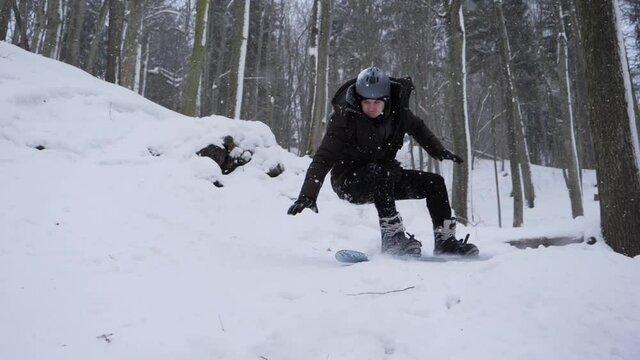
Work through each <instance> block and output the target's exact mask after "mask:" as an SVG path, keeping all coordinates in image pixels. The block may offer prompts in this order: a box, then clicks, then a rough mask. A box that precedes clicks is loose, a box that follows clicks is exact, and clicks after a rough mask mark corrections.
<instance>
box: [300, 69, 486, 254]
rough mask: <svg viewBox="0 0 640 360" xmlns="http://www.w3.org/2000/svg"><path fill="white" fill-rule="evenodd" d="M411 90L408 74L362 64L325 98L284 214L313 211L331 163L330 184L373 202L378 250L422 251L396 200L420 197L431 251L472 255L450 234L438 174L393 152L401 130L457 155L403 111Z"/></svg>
mask: <svg viewBox="0 0 640 360" xmlns="http://www.w3.org/2000/svg"><path fill="white" fill-rule="evenodd" d="M413 89H414V86H413V82H412V81H411V78H409V77H407V78H393V77H391V78H390V77H389V76H387V75H386V74H385V72H384V71H383V70H381V69H379V68H377V67H370V68H367V69H364V70H362V71H361V72H360V74H358V77H357V78H356V79H352V80H349V81H347V82H346V83H345V84H344V85H342V86H341V87H340V89H338V91H337V92H336V94H335V96H334V97H333V100H332V101H331V103H332V105H333V113H332V114H331V118H330V120H329V123H328V125H327V129H326V133H325V135H324V138H323V139H322V142H321V144H320V146H319V147H318V149H317V151H316V153H315V155H314V156H313V161H312V162H311V165H309V168H308V170H307V173H306V176H305V180H304V183H303V185H302V189H301V191H300V195H299V197H298V199H297V200H296V201H295V202H294V203H293V205H291V207H290V208H289V210H288V214H290V215H296V214H298V213H300V212H301V211H302V210H304V209H305V208H309V209H311V210H313V211H314V212H316V213H317V212H318V207H317V205H316V198H317V196H318V193H319V192H320V188H321V186H322V183H323V181H324V178H325V176H326V175H327V173H328V172H329V171H330V170H331V185H332V187H333V190H334V191H335V193H336V194H337V195H338V197H340V198H341V199H343V200H347V201H349V202H351V203H354V204H366V203H373V204H375V207H376V210H377V211H378V217H379V224H380V232H381V237H382V245H381V250H382V252H383V253H387V254H390V255H411V256H420V254H421V247H422V243H421V242H420V241H418V240H416V239H415V238H414V237H413V235H411V234H408V233H406V230H405V227H404V225H403V224H402V218H401V217H400V214H399V213H398V211H397V210H396V205H395V201H396V200H403V199H425V198H426V201H427V208H428V210H429V213H430V215H431V220H432V222H433V229H434V240H435V246H434V254H435V255H439V254H452V255H477V254H478V248H477V247H476V246H475V245H473V244H471V243H467V242H466V240H465V241H463V240H458V239H456V236H455V230H456V220H455V218H453V217H452V212H451V206H450V205H449V197H448V193H447V188H446V185H445V182H444V179H443V178H442V176H440V175H438V174H434V173H429V172H423V171H417V170H405V169H403V168H401V167H400V163H399V162H398V161H397V160H396V159H395V158H396V153H397V152H398V150H400V148H401V147H402V143H403V140H404V135H405V134H409V135H411V136H412V137H413V138H414V139H415V140H416V141H417V142H418V143H419V144H420V145H421V146H422V148H423V149H425V150H426V151H427V153H428V154H429V155H431V156H432V157H434V158H436V159H438V160H440V161H442V160H445V159H446V160H452V161H454V162H455V163H458V164H459V163H462V162H463V160H462V159H461V158H460V157H459V156H457V155H455V154H454V153H452V152H451V151H449V150H447V149H446V148H445V147H444V146H443V145H442V143H441V142H440V141H439V140H438V138H436V136H435V135H434V134H433V133H432V132H431V131H430V130H429V129H428V128H427V126H426V125H425V123H424V121H422V119H420V118H419V117H417V116H416V115H414V114H413V113H412V112H411V111H410V110H409V97H410V95H411V91H412V90H413ZM407 235H409V236H408V237H407Z"/></svg>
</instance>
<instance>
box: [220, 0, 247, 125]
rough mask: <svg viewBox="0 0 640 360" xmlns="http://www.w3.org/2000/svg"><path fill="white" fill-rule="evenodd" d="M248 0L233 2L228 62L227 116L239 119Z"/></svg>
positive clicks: (242, 89)
mask: <svg viewBox="0 0 640 360" xmlns="http://www.w3.org/2000/svg"><path fill="white" fill-rule="evenodd" d="M250 5H251V3H250V1H249V0H244V1H243V0H235V5H234V6H235V10H234V12H233V14H234V20H235V24H234V27H235V34H234V38H233V45H232V47H233V50H232V52H231V54H232V57H231V61H230V66H231V71H230V73H229V80H230V84H229V96H228V97H227V113H226V114H227V116H228V117H230V118H234V119H239V118H240V112H241V110H242V95H243V91H244V70H245V64H246V59H247V58H246V56H247V38H248V36H249V12H250Z"/></svg>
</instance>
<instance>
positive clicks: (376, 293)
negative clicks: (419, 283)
mask: <svg viewBox="0 0 640 360" xmlns="http://www.w3.org/2000/svg"><path fill="white" fill-rule="evenodd" d="M414 288H415V286H409V287H408V288H404V289H401V290H391V291H384V292H363V293H357V294H347V296H358V295H386V294H391V293H397V292H402V291H407V290H411V289H414Z"/></svg>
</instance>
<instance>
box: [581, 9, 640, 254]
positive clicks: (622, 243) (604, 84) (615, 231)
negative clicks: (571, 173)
mask: <svg viewBox="0 0 640 360" xmlns="http://www.w3.org/2000/svg"><path fill="white" fill-rule="evenodd" d="M577 8H578V13H579V19H580V31H581V33H582V37H583V39H584V48H585V55H586V65H587V70H588V71H587V88H588V94H589V96H588V97H589V112H590V125H591V131H592V137H593V142H594V152H595V154H596V164H597V176H598V192H599V195H600V216H601V226H602V234H603V236H604V239H605V241H606V242H607V244H609V246H611V248H613V250H614V251H616V252H619V253H621V254H624V255H626V256H629V257H634V256H637V255H639V254H640V238H638V234H640V221H638V219H640V145H639V144H638V131H637V127H636V125H635V124H636V121H637V120H636V116H637V114H636V113H635V106H634V102H635V99H633V98H632V91H631V78H630V76H629V67H628V64H627V57H626V52H625V48H624V42H623V39H622V29H621V28H620V25H621V21H622V19H621V16H620V12H619V8H618V2H617V1H616V0H602V1H590V0H578V1H577Z"/></svg>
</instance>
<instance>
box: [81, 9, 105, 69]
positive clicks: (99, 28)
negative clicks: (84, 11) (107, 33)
mask: <svg viewBox="0 0 640 360" xmlns="http://www.w3.org/2000/svg"><path fill="white" fill-rule="evenodd" d="M109 3H110V1H109V0H104V1H103V3H102V6H100V13H99V14H98V21H97V23H96V30H95V32H94V34H93V38H92V39H91V45H90V47H89V56H88V58H87V62H86V63H85V66H84V69H85V71H86V72H88V73H90V74H93V75H95V72H94V70H95V69H94V68H95V65H96V60H97V54H98V49H99V48H100V45H101V44H102V33H103V32H104V26H105V23H106V19H107V14H109Z"/></svg>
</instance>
